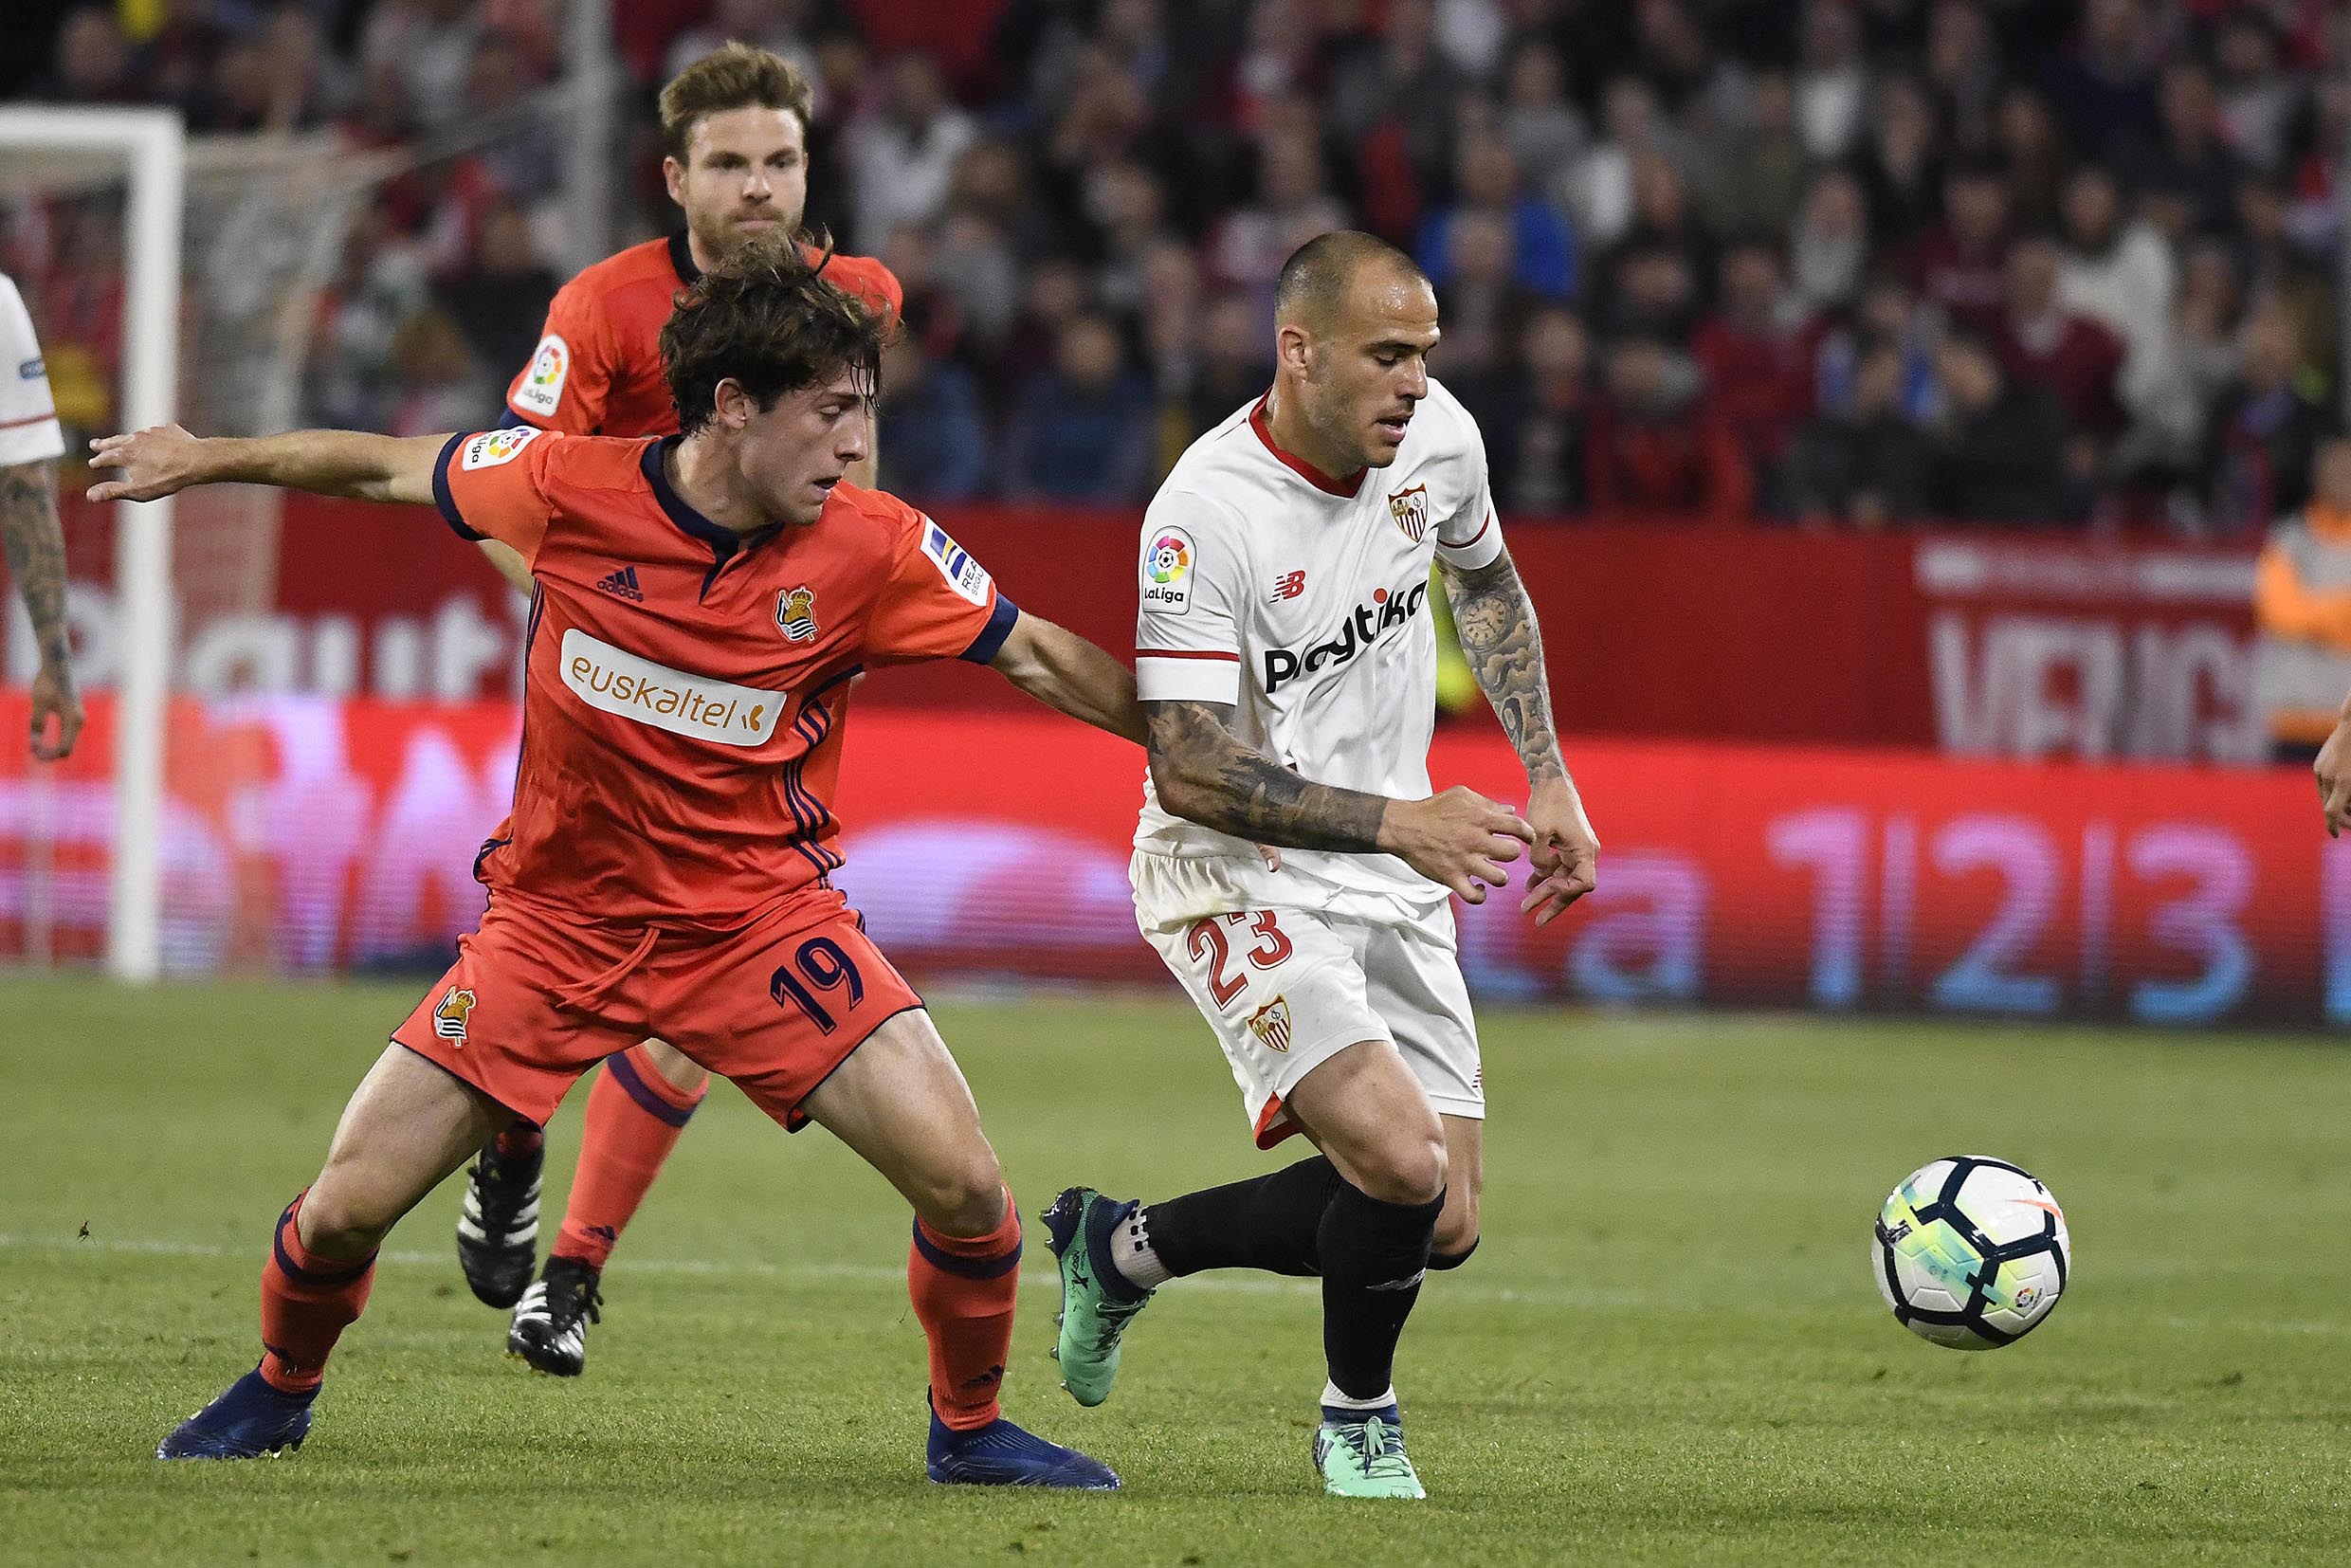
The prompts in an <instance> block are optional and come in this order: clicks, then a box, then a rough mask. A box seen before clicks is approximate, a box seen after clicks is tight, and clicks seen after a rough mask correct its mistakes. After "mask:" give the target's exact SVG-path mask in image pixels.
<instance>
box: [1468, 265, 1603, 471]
mask: <svg viewBox="0 0 2351 1568" xmlns="http://www.w3.org/2000/svg"><path fill="white" fill-rule="evenodd" d="M1524 359H1525V368H1524V372H1523V374H1522V378H1521V381H1520V384H1519V386H1518V388H1517V389H1516V390H1515V392H1514V393H1513V395H1512V396H1511V397H1510V398H1509V399H1508V400H1507V401H1506V402H1505V404H1504V406H1503V407H1502V408H1501V409H1499V410H1496V411H1495V412H1494V413H1493V414H1492V415H1491V416H1490V417H1487V416H1481V418H1480V421H1479V423H1480V426H1481V428H1483V429H1484V430H1485V445H1486V459H1487V462H1488V464H1489V465H1490V471H1491V473H1492V475H1493V482H1494V491H1495V494H1496V496H1497V497H1499V498H1500V500H1501V501H1502V504H1503V505H1504V508H1506V509H1507V510H1509V511H1511V512H1514V513H1525V514H1533V515H1537V516H1542V515H1558V514H1564V513H1570V512H1581V511H1584V510H1586V509H1587V508H1588V507H1589V506H1590V505H1591V489H1590V486H1589V485H1587V484H1586V483H1585V481H1584V460H1585V457H1586V455H1587V452H1588V449H1589V446H1590V440H1591V429H1590V427H1591V421H1592V385H1591V375H1592V344H1591V339H1590V338H1589V337H1587V336H1586V334H1585V332H1584V324H1583V322H1582V321H1581V320H1579V319H1577V318H1576V314H1575V312H1573V311H1569V310H1561V309H1558V308H1557V307H1552V308H1549V309H1545V310H1542V311H1540V312H1539V313H1537V315H1536V317H1535V319H1534V320H1533V321H1532V322H1530V323H1529V324H1528V326H1527V330H1526V347H1525V353H1524Z"/></svg>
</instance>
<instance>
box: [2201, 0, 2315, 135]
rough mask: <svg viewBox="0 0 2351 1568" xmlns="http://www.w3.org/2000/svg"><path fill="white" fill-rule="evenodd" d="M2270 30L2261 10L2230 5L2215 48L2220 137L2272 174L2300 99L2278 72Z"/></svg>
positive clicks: (2291, 83)
mask: <svg viewBox="0 0 2351 1568" xmlns="http://www.w3.org/2000/svg"><path fill="white" fill-rule="evenodd" d="M2274 28H2275V25H2274V24H2273V23H2271V22H2270V20H2269V17H2268V16H2266V15H2265V14H2263V12H2262V10H2261V9H2260V8H2259V7H2257V6H2233V7H2231V8H2230V9H2229V12H2228V14H2227V15H2226V16H2224V17H2222V18H2221V20H2220V28H2219V33H2218V37H2217V39H2216V41H2215V43H2214V58H2215V59H2216V60H2217V62H2218V64H2219V68H2220V81H2219V88H2220V124H2221V129H2222V132H2223V134H2224V135H2226V136H2227V137H2228V138H2229V145H2230V146H2231V147H2233V148H2234V149H2236V152H2237V155H2239V156H2240V157H2242V158H2244V159H2245V161H2246V162H2248V163H2250V164H2251V165H2252V166H2253V167H2254V168H2255V169H2258V170H2260V171H2261V172H2262V173H2272V174H2273V173H2278V172H2279V170H2280V168H2281V167H2282V166H2283V164H2284V162H2285V158H2286V138H2287V132H2288V131H2289V130H2290V129H2291V128H2292V125H2293V119H2294V112H2295V110H2296V109H2297V108H2299V107H2300V105H2301V100H2302V93H2301V87H2300V83H2298V82H2296V81H2295V80H2294V78H2293V77H2291V76H2290V75H2288V74H2287V72H2286V71H2284V70H2282V69H2280V62H2279V60H2278V46H2277V34H2276V31H2275V30H2274Z"/></svg>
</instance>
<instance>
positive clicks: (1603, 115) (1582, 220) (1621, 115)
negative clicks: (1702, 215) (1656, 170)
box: [1564, 76, 1668, 250]
mask: <svg viewBox="0 0 2351 1568" xmlns="http://www.w3.org/2000/svg"><path fill="white" fill-rule="evenodd" d="M1600 123H1601V130H1602V136H1601V139H1600V141H1599V142H1598V144H1597V145H1595V147H1594V148H1593V149H1592V150H1591V151H1590V152H1588V153H1586V154H1585V155H1584V157H1583V161H1582V162H1581V163H1580V164H1578V165H1577V166H1576V169H1575V170H1574V172H1573V173H1570V174H1569V175H1568V178H1567V189H1566V191H1565V192H1564V193H1565V195H1566V197H1567V208H1568V210H1569V211H1570V212H1571V213H1572V214H1573V215H1574V217H1575V219H1576V230H1577V232H1578V233H1579V234H1580V235H1581V236H1582V238H1583V239H1584V241H1585V242H1586V243H1587V244H1588V245H1590V246H1592V247H1593V248H1594V249H1595V250H1601V249H1605V248H1607V247H1608V246H1613V245H1614V244H1615V243H1616V242H1617V240H1619V239H1620V238H1622V237H1623V235H1624V232H1625V230H1626V229H1628V228H1631V227H1632V161H1633V159H1634V158H1635V157H1638V156H1639V155H1642V154H1644V153H1656V152H1661V151H1665V150H1666V149H1667V146H1668V142H1667V137H1666V134H1665V131H1664V129H1663V127H1662V125H1661V123H1660V118H1659V114H1658V109H1657V95H1656V94H1655V93H1653V92H1651V91H1650V90H1649V83H1648V82H1643V81H1641V80H1640V79H1639V78H1638V77H1630V76H1626V77H1618V78H1617V79H1616V80H1615V81H1613V82H1610V83H1609V84H1608V89H1607V91H1606V93H1605V94H1604V95H1603V96H1602V98H1601V100H1600Z"/></svg>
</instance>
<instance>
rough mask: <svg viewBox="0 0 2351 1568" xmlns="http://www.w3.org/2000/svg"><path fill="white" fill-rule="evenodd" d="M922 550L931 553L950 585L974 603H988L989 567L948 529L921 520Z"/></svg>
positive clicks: (926, 554)
mask: <svg viewBox="0 0 2351 1568" xmlns="http://www.w3.org/2000/svg"><path fill="white" fill-rule="evenodd" d="M922 553H923V554H924V555H925V556H930V558H931V564H932V565H933V566H936V567H938V568H939V575H940V576H942V577H944V578H946V579H947V586H948V587H949V588H952V589H954V590H955V591H956V592H957V593H960V594H962V595H963V596H964V597H965V598H967V599H969V600H971V601H972V602H973V603H974V604H980V605H984V604H986V603H987V602H988V569H987V568H986V567H984V566H982V565H980V564H979V562H977V561H975V560H974V559H972V554H971V552H970V551H968V550H966V549H964V548H963V546H961V545H959V544H957V543H956V541H955V540H954V539H952V538H948V537H947V530H945V529H944V528H941V527H940V526H939V524H937V523H935V522H933V521H932V520H930V519H928V518H924V519H923V520H922Z"/></svg>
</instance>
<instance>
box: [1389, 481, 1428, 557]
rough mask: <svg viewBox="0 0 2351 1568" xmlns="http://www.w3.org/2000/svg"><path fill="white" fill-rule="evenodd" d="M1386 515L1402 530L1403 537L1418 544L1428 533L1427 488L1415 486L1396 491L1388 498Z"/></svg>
mask: <svg viewBox="0 0 2351 1568" xmlns="http://www.w3.org/2000/svg"><path fill="white" fill-rule="evenodd" d="M1388 515H1389V516H1390V517H1392V518H1394V519H1395V525H1396V526H1397V527H1398V528H1401V529H1403V530H1404V537H1405V538H1408V539H1411V540H1412V542H1413V543H1414V544H1418V543H1419V542H1420V540H1421V537H1422V536H1423V535H1425V534H1427V533H1428V532H1429V486H1427V485H1426V484H1415V485H1413V486H1412V488H1411V489H1409V490H1398V491H1397V492H1396V493H1395V494H1394V495H1392V496H1390V497H1389V498H1388Z"/></svg>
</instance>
